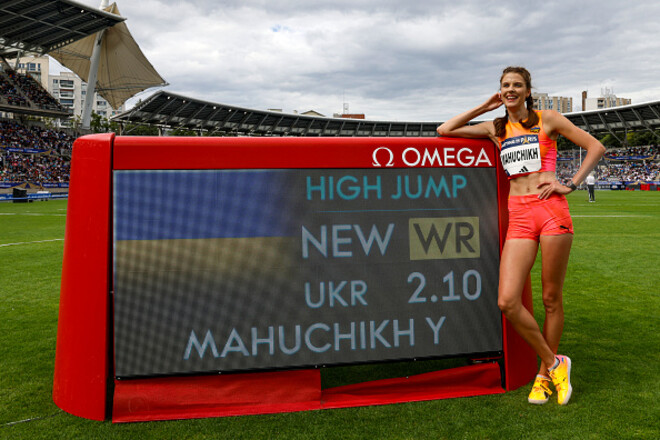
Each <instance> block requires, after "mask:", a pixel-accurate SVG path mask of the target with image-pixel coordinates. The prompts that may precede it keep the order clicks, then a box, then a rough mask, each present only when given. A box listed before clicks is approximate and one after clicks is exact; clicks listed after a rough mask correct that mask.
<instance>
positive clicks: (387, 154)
mask: <svg viewBox="0 0 660 440" xmlns="http://www.w3.org/2000/svg"><path fill="white" fill-rule="evenodd" d="M381 150H383V153H381V155H380V156H381V158H382V157H385V158H388V159H389V160H388V161H387V164H386V165H385V166H386V167H393V166H394V153H392V150H390V149H389V148H387V147H379V148H376V149H375V150H374V152H373V154H372V156H371V157H372V159H373V163H372V165H373V166H375V167H382V165H381V164H380V162H378V152H379V151H381Z"/></svg>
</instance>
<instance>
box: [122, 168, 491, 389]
mask: <svg viewBox="0 0 660 440" xmlns="http://www.w3.org/2000/svg"><path fill="white" fill-rule="evenodd" d="M113 182H114V191H113V201H114V211H113V217H114V264H113V268H114V274H113V275H114V286H113V291H114V342H115V375H116V376H117V377H138V376H153V375H169V374H190V373H205V372H218V371H219V372H229V371H245V370H255V369H274V368H294V367H304V366H318V365H336V364H350V363H363V362H376V361H386V360H402V359H418V358H429V357H440V356H454V355H461V354H474V353H490V352H495V351H501V350H502V324H501V314H500V311H499V309H498V307H497V285H498V266H499V232H498V231H499V229H498V207H497V184H496V172H495V169H494V168H461V169H451V168H417V169H400V168H396V169H395V168H390V169H374V170H372V169H342V170H327V169H323V170H321V169H287V170H273V169H271V170H187V171H114V173H113Z"/></svg>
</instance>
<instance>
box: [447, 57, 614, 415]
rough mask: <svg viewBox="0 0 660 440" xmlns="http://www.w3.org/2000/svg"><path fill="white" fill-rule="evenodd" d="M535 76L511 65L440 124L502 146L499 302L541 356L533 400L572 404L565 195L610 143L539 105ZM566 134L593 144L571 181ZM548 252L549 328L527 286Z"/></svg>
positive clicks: (586, 145) (545, 302) (545, 295)
mask: <svg viewBox="0 0 660 440" xmlns="http://www.w3.org/2000/svg"><path fill="white" fill-rule="evenodd" d="M531 95H532V79H531V75H530V74H529V72H528V71H527V70H526V69H525V68H523V67H507V68H506V69H504V71H503V73H502V77H501V78H500V90H499V92H497V93H495V94H494V95H493V96H491V97H490V98H489V99H488V100H487V101H486V102H484V103H483V104H481V105H480V106H478V107H475V108H474V109H472V110H469V111H467V112H465V113H462V114H460V115H458V116H455V117H453V118H451V119H450V120H448V121H447V122H445V123H444V124H442V125H440V126H439V127H438V134H439V135H441V136H454V137H465V138H488V139H490V140H491V141H493V142H494V143H495V145H497V147H498V148H499V151H500V159H501V161H502V166H503V167H504V170H505V171H506V173H507V175H508V176H509V183H510V190H509V202H508V205H509V229H508V231H507V236H506V242H505V243H504V248H503V250H502V256H501V260H500V282H499V293H498V305H499V307H500V309H501V310H502V312H503V313H504V316H506V319H507V320H508V321H509V322H510V323H511V324H512V325H513V327H514V329H515V330H516V331H517V332H518V334H520V336H522V338H523V339H524V340H525V341H527V343H529V345H530V346H531V347H532V348H533V349H534V350H535V351H536V353H537V354H538V356H539V357H540V358H541V366H540V369H539V373H538V375H537V376H536V380H535V381H534V385H533V387H532V391H531V393H530V394H529V398H528V400H529V402H530V403H535V404H543V403H545V402H547V401H548V398H549V396H550V395H551V394H552V391H551V390H550V382H552V383H553V384H554V386H555V389H556V391H557V399H558V402H559V404H561V405H566V404H567V403H568V401H569V399H570V398H571V393H572V391H573V389H572V386H571V382H570V373H571V360H570V358H569V357H568V356H562V355H557V354H556V353H557V348H558V347H559V340H560V339H561V334H562V331H563V328H564V310H563V305H562V288H563V284H564V278H565V276H566V267H567V265H568V256H569V252H570V249H571V243H572V242H573V223H572V220H571V216H570V213H569V211H568V203H567V201H566V197H565V195H566V194H569V193H571V192H572V191H575V190H576V189H577V186H578V185H579V184H580V183H581V182H582V181H583V180H584V179H585V178H586V177H587V175H588V174H589V173H590V172H591V170H592V169H593V168H594V167H595V166H596V164H597V163H598V161H599V160H600V158H601V157H602V155H603V153H604V152H605V148H604V147H603V145H602V144H601V143H600V142H599V141H598V140H597V139H595V138H594V137H593V136H591V135H590V134H589V133H587V132H585V131H583V130H581V129H579V128H578V127H576V126H575V125H573V123H571V122H570V121H569V120H568V119H566V118H565V117H564V116H562V115H561V114H560V113H558V112H556V111H554V110H543V111H536V110H534V108H533V107H534V100H533V99H532V96H531ZM501 105H504V107H505V109H506V114H505V115H504V117H501V118H497V119H495V120H494V121H488V122H482V123H480V124H476V125H466V124H467V123H468V122H469V121H471V120H472V119H474V118H476V117H478V116H480V115H482V114H484V113H486V112H489V111H491V110H495V109H496V108H498V107H500V106H501ZM559 135H562V136H564V137H565V138H567V139H568V140H570V141H571V142H573V143H574V144H576V145H579V146H580V147H582V148H584V149H585V150H587V154H586V157H585V159H584V160H583V162H582V165H581V166H580V168H579V169H578V171H577V173H575V175H574V176H573V178H572V179H571V181H570V183H569V184H568V185H563V184H561V183H560V182H558V181H557V177H556V175H555V168H556V158H557V136H559ZM539 243H540V245H541V255H542V287H543V305H544V307H545V321H544V324H543V332H541V330H540V329H539V326H538V324H537V323H536V320H535V319H534V316H533V315H532V314H531V313H530V312H529V311H528V310H527V309H526V308H525V307H524V306H523V304H522V291H523V288H524V285H525V282H526V280H527V277H528V276H529V273H530V270H531V268H532V266H533V264H534V260H535V259H536V254H537V252H538V247H539Z"/></svg>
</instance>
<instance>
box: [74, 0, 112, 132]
mask: <svg viewBox="0 0 660 440" xmlns="http://www.w3.org/2000/svg"><path fill="white" fill-rule="evenodd" d="M107 7H108V0H101V6H100V9H101V10H104V9H105V8H107ZM104 34H105V29H103V30H101V31H100V32H99V33H97V34H96V40H95V42H94V49H93V50H92V56H91V58H90V60H89V63H90V65H89V78H88V81H87V92H86V94H85V103H84V104H83V112H82V121H81V122H82V128H83V130H89V126H90V122H91V120H92V107H93V105H94V96H95V95H96V78H97V76H98V70H99V60H100V59H101V43H102V42H103V35H104Z"/></svg>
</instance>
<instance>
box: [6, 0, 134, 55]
mask: <svg viewBox="0 0 660 440" xmlns="http://www.w3.org/2000/svg"><path fill="white" fill-rule="evenodd" d="M124 20H125V18H124V17H120V16H119V15H115V14H111V13H109V12H105V11H102V10H100V9H98V8H92V7H89V6H86V5H82V4H80V3H78V2H75V1H72V0H0V56H3V57H5V58H15V57H17V56H20V53H21V52H36V53H39V54H45V53H48V52H50V51H52V50H54V49H57V48H58V47H62V46H65V45H67V44H70V43H72V42H74V41H77V40H79V39H81V38H84V37H86V36H88V35H91V34H95V33H96V32H98V31H100V30H103V29H106V28H108V27H111V26H114V25H115V24H117V23H120V22H122V21H124Z"/></svg>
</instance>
